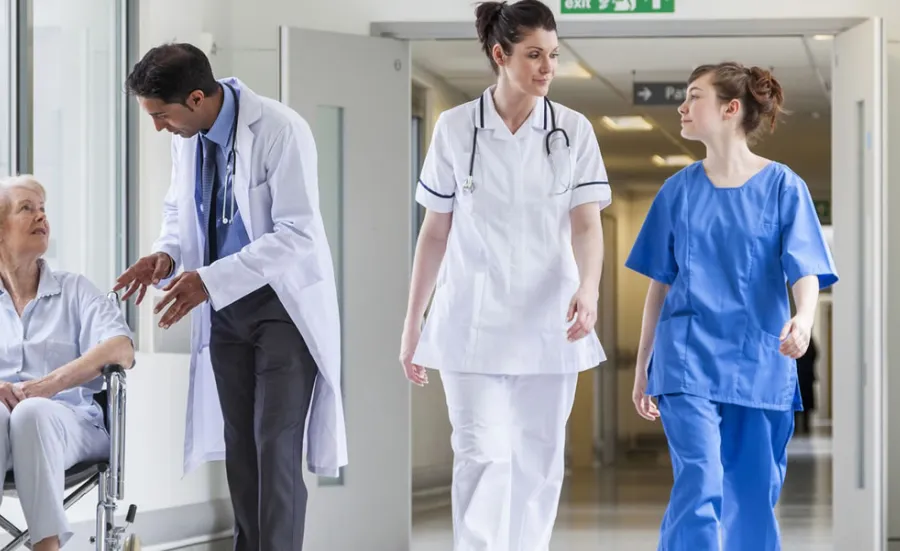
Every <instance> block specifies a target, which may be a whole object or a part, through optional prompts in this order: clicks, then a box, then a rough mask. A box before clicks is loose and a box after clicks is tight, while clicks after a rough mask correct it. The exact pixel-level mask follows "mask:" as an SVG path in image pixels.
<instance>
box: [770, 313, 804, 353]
mask: <svg viewBox="0 0 900 551" xmlns="http://www.w3.org/2000/svg"><path fill="white" fill-rule="evenodd" d="M811 331H812V320H809V319H806V318H804V317H802V316H795V317H794V318H792V319H791V320H790V321H788V322H787V323H786V324H784V329H782V330H781V336H780V337H779V338H780V339H781V346H780V347H779V348H778V351H779V352H781V353H782V354H784V355H785V356H788V357H790V358H793V359H795V360H796V359H797V358H799V357H801V356H803V355H804V354H806V349H807V348H809V335H810V332H811Z"/></svg>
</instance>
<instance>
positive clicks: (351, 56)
mask: <svg viewBox="0 0 900 551" xmlns="http://www.w3.org/2000/svg"><path fill="white" fill-rule="evenodd" d="M280 32H281V40H280V52H279V56H280V99H281V101H282V102H283V103H285V104H286V105H288V106H290V107H291V108H293V109H294V110H296V111H297V112H298V113H300V115H301V116H303V117H304V118H305V119H306V120H307V121H308V122H309V124H310V127H311V128H312V131H313V135H314V137H315V140H316V148H317V152H318V159H319V161H318V173H319V202H320V205H321V208H322V217H323V219H324V222H325V228H326V231H327V233H328V239H329V244H330V246H331V250H332V253H333V255H334V262H335V275H336V278H337V283H338V293H339V300H340V303H341V320H342V342H343V353H342V356H343V366H342V369H343V396H344V411H345V417H346V424H347V443H348V455H349V465H348V466H347V467H346V468H345V469H344V470H343V473H342V477H341V478H340V479H338V480H333V479H324V478H323V479H316V478H315V477H313V476H311V475H310V474H309V473H305V476H306V479H307V485H308V487H309V506H308V513H307V521H306V539H305V544H306V545H305V547H304V548H309V549H392V550H398V551H402V550H405V549H409V538H410V488H411V481H410V472H411V468H410V463H411V459H410V403H409V400H410V396H409V383H408V382H407V381H406V379H405V378H404V377H403V372H402V369H401V367H400V363H399V360H398V357H399V347H400V332H401V330H402V327H403V319H404V316H405V313H406V300H407V288H408V287H407V285H408V281H409V270H410V248H409V239H410V237H409V236H410V232H411V216H410V213H411V212H412V211H411V205H412V203H411V201H412V195H411V193H410V187H409V182H410V178H411V175H410V166H411V160H410V155H411V143H410V138H411V137H410V117H411V115H410V103H411V102H410V54H409V44H408V43H407V42H404V41H399V40H393V39H387V38H374V37H367V36H357V35H345V34H336V33H329V32H320V31H312V30H306V29H297V28H286V27H283V28H281V30H280ZM298 467H299V465H298Z"/></svg>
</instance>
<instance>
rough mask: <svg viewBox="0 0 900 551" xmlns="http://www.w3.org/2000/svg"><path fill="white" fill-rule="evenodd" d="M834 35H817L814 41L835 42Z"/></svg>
mask: <svg viewBox="0 0 900 551" xmlns="http://www.w3.org/2000/svg"><path fill="white" fill-rule="evenodd" d="M833 39H834V35H833V34H817V35H813V40H833Z"/></svg>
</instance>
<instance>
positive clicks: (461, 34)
mask: <svg viewBox="0 0 900 551" xmlns="http://www.w3.org/2000/svg"><path fill="white" fill-rule="evenodd" d="M871 19H875V18H873V17H824V18H823V17H818V18H797V19H794V18H788V19H775V18H771V19H769V18H763V19H717V20H714V19H710V20H699V19H684V20H683V19H673V18H666V19H657V20H652V19H647V18H644V19H613V18H608V19H593V20H575V19H573V18H566V16H563V17H559V18H558V23H557V29H558V30H557V34H558V36H559V38H560V39H561V40H566V39H583V38H648V39H652V38H748V37H749V38H752V37H760V38H762V37H798V38H800V37H810V36H813V35H822V34H831V35H836V34H839V33H842V32H844V31H847V30H849V29H851V28H853V27H856V26H857V25H860V24H862V23H864V22H866V21H868V20H871ZM370 34H371V35H373V36H380V37H386V38H394V39H398V40H406V41H410V42H413V41H424V40H474V39H477V38H478V37H477V34H476V30H475V26H474V25H473V24H472V22H471V21H432V22H429V21H422V22H409V21H376V22H373V23H371V25H370ZM883 53H884V55H883V58H885V59H886V58H887V56H888V53H887V51H885V52H883ZM884 74H885V77H886V78H885V81H887V80H888V79H887V74H886V70H885V71H884ZM832 101H833V99H832ZM883 105H885V106H886V102H883ZM889 121H890V117H889V116H885V117H884V130H883V132H882V136H881V137H882V140H883V151H884V152H885V153H886V151H887V145H886V144H887V141H888V138H889V135H890V134H891V130H892V129H891V128H889V127H888V125H889ZM884 158H885V160H884V161H883V162H882V165H883V167H882V169H883V177H882V179H881V185H882V193H884V194H886V190H887V188H888V185H889V182H890V176H889V172H888V171H887V167H886V165H887V160H886V159H887V155H885V156H884ZM832 194H833V192H832ZM835 206H836V207H837V208H840V206H839V205H835ZM888 226H889V225H888V224H883V225H882V235H881V236H879V239H878V242H880V243H885V242H886V241H887V240H888V235H887V234H888ZM887 250H888V249H887V248H884V251H885V253H887ZM870 262H871V257H870ZM889 264H891V262H889V261H888V258H887V257H886V258H884V259H883V262H882V265H881V266H880V268H881V271H882V273H881V277H882V281H884V282H888V281H890V279H888V276H889V274H888V268H887V267H888V265H889ZM877 267H879V266H877V264H876V263H873V264H872V266H870V267H869V269H870V270H874V269H875V268H877ZM887 326H888V322H887V320H885V319H882V321H881V327H879V328H877V331H878V332H880V333H881V334H882V335H885V334H886V328H887ZM831 329H832V331H833V330H834V326H833V325H832V326H831ZM888 341H889V339H887V338H882V339H881V345H882V349H881V350H880V351H879V352H880V356H881V357H882V358H888V347H889V344H888ZM832 354H833V349H832ZM886 364H887V362H883V363H882V364H881V370H880V377H879V380H881V381H882V382H885V381H886V380H887V376H886V375H887V374H886V371H887V367H886ZM884 387H887V384H885V385H884ZM886 392H887V391H886V390H884V391H882V393H881V395H880V396H879V398H880V399H881V405H880V409H881V418H882V423H881V427H882V430H881V432H880V433H879V434H878V435H877V436H876V437H877V438H878V439H879V440H878V441H876V442H875V449H877V450H880V454H881V456H882V458H881V465H882V467H881V469H880V472H879V473H877V477H876V479H877V480H879V481H880V485H881V486H880V487H881V492H880V493H881V504H880V507H881V511H880V513H881V517H882V522H881V523H880V525H881V526H882V534H881V541H882V544H881V545H882V548H884V546H886V545H887V540H888V536H889V534H888V533H887V521H888V517H889V515H891V512H890V511H889V503H888V501H889V500H888V495H889V494H890V493H891V488H889V487H888V482H887V480H886V476H887V465H888V450H889V445H888V444H889V440H888V437H887V431H886V429H885V427H886V426H887V424H888V422H889V414H890V412H889V411H888V408H887V405H886V404H887V401H886V399H887V398H886ZM834 476H835V475H834V473H833V474H832V478H833V479H834ZM835 486H837V484H836V481H835ZM835 520H837V518H836V519H835Z"/></svg>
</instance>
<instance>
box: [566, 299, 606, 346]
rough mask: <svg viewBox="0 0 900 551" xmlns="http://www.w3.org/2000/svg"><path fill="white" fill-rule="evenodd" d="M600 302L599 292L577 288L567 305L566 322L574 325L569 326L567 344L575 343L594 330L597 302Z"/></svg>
mask: <svg viewBox="0 0 900 551" xmlns="http://www.w3.org/2000/svg"><path fill="white" fill-rule="evenodd" d="M598 300H600V292H599V291H598V290H596V289H586V288H584V287H579V289H578V291H576V292H575V295H574V296H573V297H572V301H571V302H570V303H569V313H568V314H566V321H567V322H569V323H572V321H573V320H574V322H575V323H572V325H570V326H569V331H568V335H567V337H568V339H569V342H575V341H577V340H578V339H581V338H583V337H585V336H586V335H588V334H589V333H590V332H591V331H593V330H594V325H595V324H596V323H597V301H598Z"/></svg>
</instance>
